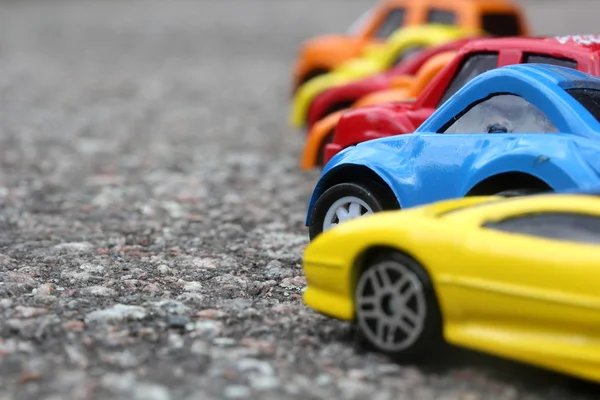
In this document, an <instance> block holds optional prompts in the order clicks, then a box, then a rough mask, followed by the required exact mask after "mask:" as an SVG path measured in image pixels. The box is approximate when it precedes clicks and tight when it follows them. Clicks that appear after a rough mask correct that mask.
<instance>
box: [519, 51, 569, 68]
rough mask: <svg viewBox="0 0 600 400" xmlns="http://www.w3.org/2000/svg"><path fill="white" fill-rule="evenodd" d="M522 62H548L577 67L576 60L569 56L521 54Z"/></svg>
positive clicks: (560, 65)
mask: <svg viewBox="0 0 600 400" xmlns="http://www.w3.org/2000/svg"><path fill="white" fill-rule="evenodd" d="M523 64H550V65H558V66H559V67H565V68H572V69H577V62H576V61H575V60H571V59H570V58H562V57H554V56H549V55H546V54H534V53H525V54H523Z"/></svg>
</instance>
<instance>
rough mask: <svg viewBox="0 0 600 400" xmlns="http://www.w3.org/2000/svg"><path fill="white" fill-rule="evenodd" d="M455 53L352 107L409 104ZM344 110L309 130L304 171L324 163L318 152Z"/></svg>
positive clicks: (442, 56) (436, 58) (446, 53)
mask: <svg viewBox="0 0 600 400" xmlns="http://www.w3.org/2000/svg"><path fill="white" fill-rule="evenodd" d="M455 54H456V52H455V51H451V50H447V51H444V52H439V53H437V54H436V55H434V56H432V57H431V58H429V59H428V60H427V62H426V63H425V64H423V65H422V67H421V69H419V71H418V72H417V74H416V76H409V75H404V76H396V77H394V78H392V79H390V83H389V88H388V89H387V90H381V91H378V92H374V93H371V94H370V95H367V96H365V97H362V98H361V99H360V100H358V101H357V102H356V104H355V105H354V106H353V107H352V108H355V107H363V106H366V105H372V104H379V103H384V102H398V101H407V100H409V99H414V98H416V97H417V96H418V95H419V93H420V92H421V91H422V90H423V88H424V87H425V86H427V84H428V83H429V82H430V81H431V80H432V79H433V78H434V77H435V76H436V75H437V74H438V73H439V71H440V70H442V69H443V68H444V67H445V66H446V65H447V64H448V63H449V62H450V61H452V59H453V58H454V56H455ZM343 111H345V110H341V111H338V112H335V113H333V114H330V115H328V116H326V117H325V118H323V119H322V120H320V121H318V122H317V123H316V124H315V125H314V126H313V128H312V129H311V130H310V132H309V133H308V136H307V138H306V142H305V143H304V150H303V152H302V159H301V163H300V167H301V168H302V169H305V170H308V169H312V168H314V167H315V166H316V165H317V163H318V162H320V161H321V160H318V159H317V158H318V156H319V155H320V152H319V150H320V149H322V148H324V146H325V142H326V140H327V138H328V137H329V136H330V135H333V132H334V130H335V127H336V126H337V123H338V121H339V120H340V118H341V116H342V114H343Z"/></svg>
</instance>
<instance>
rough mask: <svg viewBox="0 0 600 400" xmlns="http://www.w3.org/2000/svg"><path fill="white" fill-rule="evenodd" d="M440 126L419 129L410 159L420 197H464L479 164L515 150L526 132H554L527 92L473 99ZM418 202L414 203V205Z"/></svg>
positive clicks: (429, 200)
mask: <svg viewBox="0 0 600 400" xmlns="http://www.w3.org/2000/svg"><path fill="white" fill-rule="evenodd" d="M457 117H458V118H456V117H455V118H451V119H450V120H449V121H448V122H447V123H446V124H445V125H444V126H442V127H441V128H440V129H439V130H438V132H435V133H426V132H423V133H418V136H419V137H418V139H417V138H415V140H416V141H417V142H418V145H416V146H415V148H414V151H413V154H411V159H412V160H414V163H415V170H416V171H418V177H419V180H420V185H417V186H416V187H417V189H418V190H419V191H420V196H419V197H418V198H419V201H421V202H423V203H428V202H433V201H438V200H442V199H448V198H455V197H463V196H464V195H465V194H466V191H467V190H468V189H469V188H468V187H467V185H468V183H469V182H470V180H469V178H470V177H471V176H472V175H473V173H474V171H475V170H476V168H479V167H480V166H481V164H482V163H485V162H486V160H489V159H490V157H495V156H498V155H502V154H505V153H506V152H507V151H514V150H515V147H516V146H519V143H521V142H523V143H527V140H526V138H525V140H521V139H523V136H524V135H526V134H556V133H558V129H557V128H556V126H555V125H554V124H553V123H552V121H551V118H550V117H549V116H546V115H544V113H543V112H541V111H540V110H539V109H538V108H537V107H536V106H535V105H534V104H532V103H530V102H528V101H527V100H525V99H524V98H522V97H520V96H517V95H513V94H509V93H501V94H496V95H493V96H491V97H488V98H485V99H483V100H480V101H477V102H474V103H473V104H471V105H470V106H469V107H467V108H466V110H464V111H463V112H462V113H460V114H459V115H458V116H457ZM413 205H415V204H411V205H410V206H413Z"/></svg>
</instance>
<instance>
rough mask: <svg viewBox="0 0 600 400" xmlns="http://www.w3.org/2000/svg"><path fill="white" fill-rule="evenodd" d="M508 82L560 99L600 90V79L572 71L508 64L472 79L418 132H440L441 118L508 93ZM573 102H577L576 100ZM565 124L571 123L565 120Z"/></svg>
mask: <svg viewBox="0 0 600 400" xmlns="http://www.w3.org/2000/svg"><path fill="white" fill-rule="evenodd" d="M508 80H512V81H513V85H515V83H516V82H522V83H523V85H521V86H522V87H524V88H528V87H534V88H538V89H540V90H543V91H545V92H548V91H552V92H555V93H559V92H562V93H559V96H561V97H562V98H564V99H572V97H571V96H568V95H567V94H566V93H564V90H569V89H575V88H577V89H595V90H600V78H597V77H595V76H592V75H590V74H586V73H585V72H580V71H578V70H575V69H572V68H566V67H561V66H556V65H549V64H514V65H507V66H503V67H500V68H495V69H492V70H489V71H486V72H484V73H482V74H481V75H479V76H477V77H475V78H473V79H472V80H471V81H470V82H468V83H467V84H466V85H464V86H463V87H462V88H461V89H460V90H458V91H457V92H456V93H455V94H454V95H453V96H452V97H451V98H450V99H448V101H446V102H445V103H444V104H442V105H441V106H440V108H438V110H437V111H436V112H435V113H433V114H432V115H431V116H430V117H429V118H428V119H427V120H425V122H423V124H421V126H419V128H417V130H416V131H415V132H432V131H434V130H435V131H437V129H439V128H440V127H439V123H440V121H441V119H444V118H445V117H447V116H448V115H447V114H448V113H456V112H457V111H459V110H464V109H465V108H466V107H468V106H469V105H470V104H472V102H473V101H475V100H477V99H481V98H483V97H485V96H486V95H490V94H493V93H500V92H504V91H506V90H505V89H506V88H505V86H504V83H505V82H507V81H508ZM515 81H516V82H515ZM527 90H529V89H527ZM568 101H570V100H568ZM572 101H574V102H576V101H575V100H574V99H573V100H572ZM589 117H590V118H588V120H587V122H585V123H584V124H589V123H593V124H594V126H597V125H598V121H596V120H595V119H594V118H593V117H592V116H591V115H590V116H589ZM444 122H446V121H444ZM564 123H565V124H569V122H567V121H566V120H565V121H564ZM572 123H575V122H572ZM559 128H560V127H559Z"/></svg>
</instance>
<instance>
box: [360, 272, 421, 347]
mask: <svg viewBox="0 0 600 400" xmlns="http://www.w3.org/2000/svg"><path fill="white" fill-rule="evenodd" d="M426 314H427V306H426V303H425V295H424V293H423V286H422V284H421V281H420V280H419V278H418V277H417V275H416V274H415V273H414V272H413V271H411V270H410V269H408V268H407V267H406V266H405V265H403V264H401V263H399V262H397V261H383V262H381V263H379V264H376V265H374V266H373V267H371V268H369V269H368V270H366V271H365V272H364V273H363V274H362V276H361V277H360V279H359V281H358V285H357V288H356V317H357V320H358V325H359V327H360V329H361V330H362V332H363V333H364V335H365V336H366V338H367V339H368V340H369V342H371V343H372V344H373V345H375V346H376V347H378V348H380V349H381V350H385V351H390V352H397V351H401V350H404V349H406V348H408V347H410V346H411V345H412V344H413V343H414V342H415V341H416V340H417V339H418V338H419V336H420V335H421V332H422V331H423V325H424V323H425V316H426Z"/></svg>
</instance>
